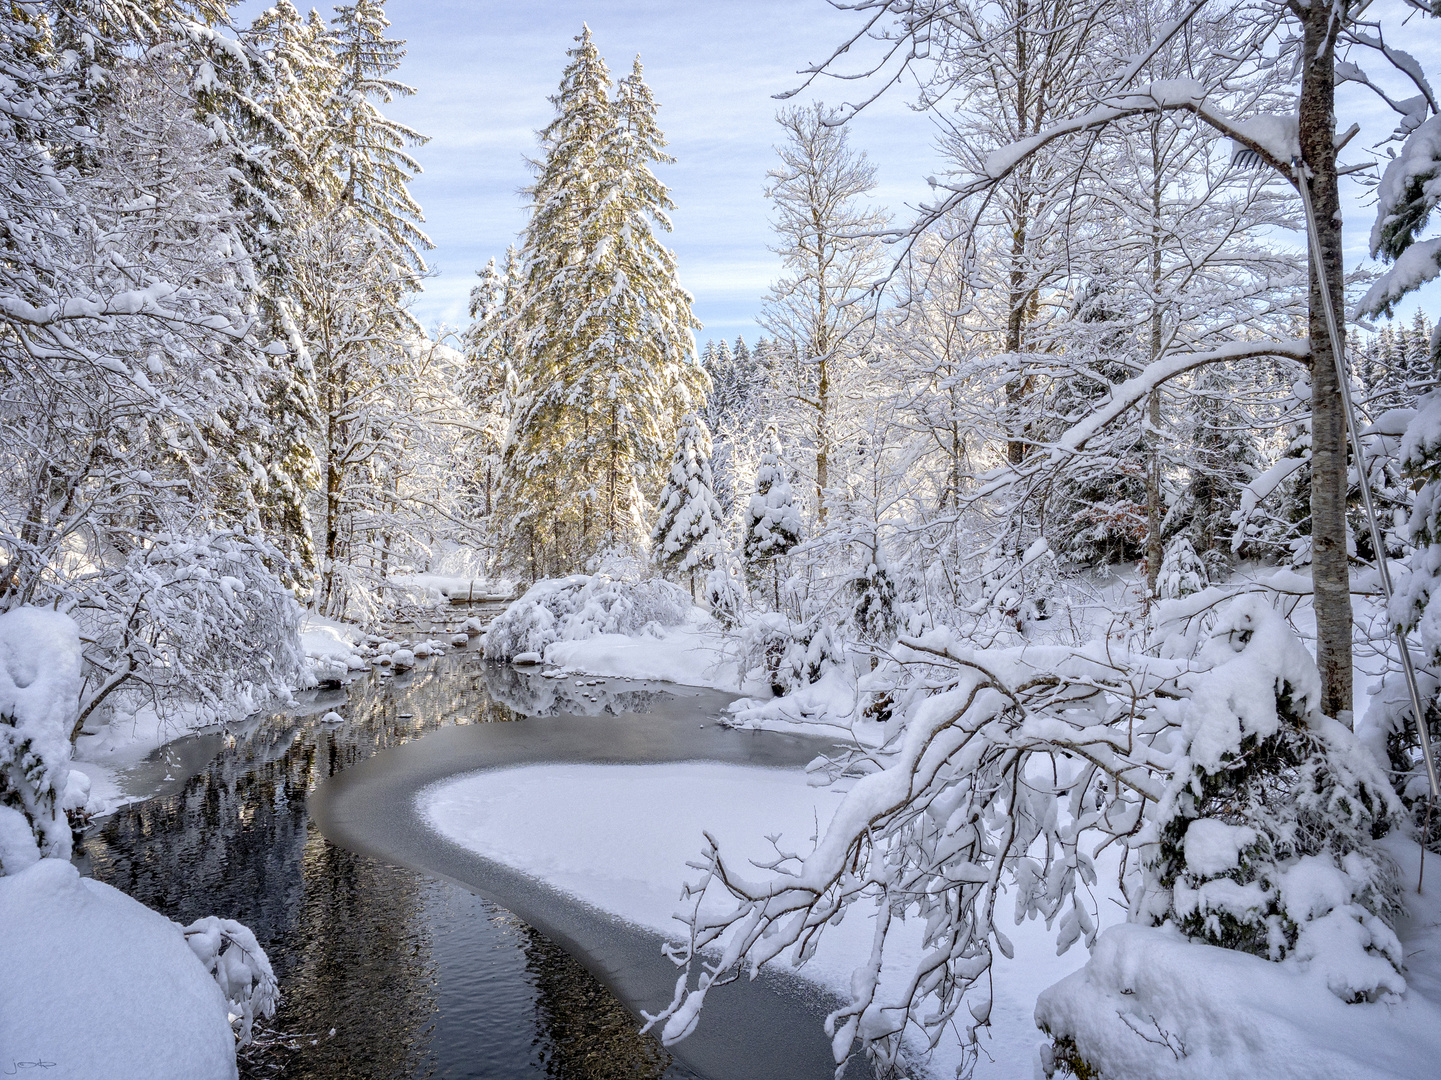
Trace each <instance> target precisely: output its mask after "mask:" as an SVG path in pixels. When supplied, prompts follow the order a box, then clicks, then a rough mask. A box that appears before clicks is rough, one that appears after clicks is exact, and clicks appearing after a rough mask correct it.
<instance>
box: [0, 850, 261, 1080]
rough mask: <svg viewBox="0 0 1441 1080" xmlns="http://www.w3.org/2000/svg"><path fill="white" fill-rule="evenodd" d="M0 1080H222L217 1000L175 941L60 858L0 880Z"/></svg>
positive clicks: (229, 1067)
mask: <svg viewBox="0 0 1441 1080" xmlns="http://www.w3.org/2000/svg"><path fill="white" fill-rule="evenodd" d="M0 927H4V931H3V932H0V1074H7V1073H21V1074H22V1075H27V1076H30V1075H33V1076H37V1077H38V1076H44V1077H46V1078H47V1080H97V1078H101V1077H103V1078H105V1080H150V1078H154V1077H176V1078H180V1077H183V1078H184V1080H228V1078H231V1077H234V1076H235V1075H236V1069H235V1036H234V1034H233V1033H232V1031H231V1027H230V1021H229V1018H228V1008H227V1005H226V1000H225V995H224V994H223V993H222V992H221V990H220V987H219V986H218V985H217V983H216V981H215V980H214V979H213V978H211V977H210V975H209V974H207V973H206V970H205V968H204V967H203V966H202V965H201V962H200V961H199V960H198V959H197V958H196V955H195V953H194V952H192V951H191V949H190V948H189V946H188V945H187V944H186V941H185V934H184V931H183V930H182V929H181V928H180V926H178V925H177V924H176V923H173V922H171V921H170V920H169V919H167V918H165V916H163V915H161V914H159V913H158V912H155V911H151V910H150V909H149V908H148V907H146V906H145V905H144V904H141V903H138V902H137V901H135V900H132V899H131V898H130V897H128V896H126V895H125V894H124V893H122V892H120V891H119V890H118V889H113V888H111V887H110V886H109V885H105V884H102V883H101V882H98V881H94V880H92V879H90V878H82V877H81V876H80V875H79V873H78V872H77V871H76V869H75V867H74V866H72V865H71V864H70V863H69V862H67V861H65V860H63V859H42V860H40V861H39V862H37V863H35V864H33V865H31V866H30V867H28V868H27V869H25V870H22V871H21V872H20V873H18V874H12V875H10V876H8V877H0Z"/></svg>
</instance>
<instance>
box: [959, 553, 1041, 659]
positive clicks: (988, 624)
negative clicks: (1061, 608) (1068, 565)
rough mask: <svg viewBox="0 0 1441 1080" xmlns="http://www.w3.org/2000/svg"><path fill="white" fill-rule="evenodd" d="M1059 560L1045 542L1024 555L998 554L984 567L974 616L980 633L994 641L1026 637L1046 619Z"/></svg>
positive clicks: (989, 558)
mask: <svg viewBox="0 0 1441 1080" xmlns="http://www.w3.org/2000/svg"><path fill="white" fill-rule="evenodd" d="M1055 576H1056V557H1055V555H1054V554H1053V553H1052V552H1051V549H1050V546H1049V545H1048V544H1047V543H1046V541H1045V540H1044V539H1040V540H1037V541H1035V542H1034V543H1032V544H1031V546H1030V547H1028V548H1027V549H1026V550H1025V551H1024V552H1022V553H1021V554H1019V555H1017V554H1015V553H1005V552H996V553H992V554H991V555H990V556H988V557H987V559H986V562H985V564H984V566H983V567H982V580H981V597H980V600H979V601H978V602H977V603H975V604H974V605H972V607H971V614H973V615H977V616H980V619H981V625H980V627H979V628H978V629H980V630H981V631H982V633H986V634H989V635H991V636H992V637H995V636H998V635H999V636H1000V637H1002V638H1004V637H1009V636H1011V635H1013V634H1017V633H1019V634H1023V635H1024V634H1025V633H1026V632H1027V631H1028V630H1029V629H1030V627H1031V624H1032V623H1034V622H1035V621H1036V620H1037V619H1040V618H1043V617H1044V616H1045V604H1046V598H1047V597H1048V596H1049V595H1050V593H1051V592H1053V591H1054V589H1055Z"/></svg>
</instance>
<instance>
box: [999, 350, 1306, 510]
mask: <svg viewBox="0 0 1441 1080" xmlns="http://www.w3.org/2000/svg"><path fill="white" fill-rule="evenodd" d="M1310 355H1311V345H1310V341H1309V339H1307V338H1296V339H1293V340H1291V341H1236V342H1231V343H1230V344H1227V345H1223V346H1221V347H1220V348H1217V349H1211V350H1209V351H1207V352H1183V353H1174V354H1172V355H1170V356H1165V357H1162V358H1161V359H1160V360H1157V361H1156V362H1155V363H1154V364H1151V365H1149V366H1147V367H1146V369H1145V370H1144V371H1142V372H1141V373H1140V374H1138V375H1137V376H1135V378H1132V379H1127V380H1126V381H1125V382H1123V383H1121V384H1120V385H1118V386H1116V387H1115V388H1114V389H1113V390H1112V391H1111V396H1110V399H1109V400H1107V401H1106V402H1105V403H1104V404H1102V405H1100V406H1098V407H1097V408H1095V409H1093V410H1092V411H1091V412H1090V413H1088V414H1087V415H1086V416H1085V417H1084V418H1083V419H1081V420H1079V421H1077V422H1076V423H1075V424H1072V425H1071V426H1070V427H1069V428H1067V429H1066V430H1065V431H1064V432H1063V433H1062V434H1061V437H1060V438H1058V439H1057V440H1055V442H1052V443H1045V444H1041V448H1043V449H1045V450H1046V451H1047V452H1046V453H1045V454H1044V455H1042V454H1037V455H1034V456H1033V458H1032V460H1029V461H1027V462H1026V463H1025V465H1023V466H1022V467H1021V468H1019V469H1015V470H1011V469H1008V470H1006V471H1005V472H1003V473H1001V474H1000V475H998V476H996V477H995V478H993V479H992V480H990V481H989V482H988V483H986V484H983V485H982V486H981V487H980V488H979V489H978V490H977V493H976V494H977V496H978V497H983V496H986V495H991V494H994V493H995V492H997V491H1000V490H1002V489H1004V488H1006V487H1008V486H1009V485H1011V484H1013V483H1014V482H1015V481H1016V480H1017V479H1019V478H1020V477H1022V476H1031V475H1034V474H1035V473H1037V472H1040V471H1043V470H1046V469H1054V468H1056V467H1057V466H1059V465H1062V464H1064V463H1065V462H1066V461H1068V460H1069V459H1070V458H1071V457H1073V456H1074V455H1075V454H1077V453H1079V452H1080V451H1081V450H1084V449H1085V447H1086V444H1087V443H1089V442H1090V441H1091V440H1092V439H1093V438H1095V437H1096V436H1097V435H1098V434H1099V433H1100V432H1102V431H1104V430H1105V429H1106V428H1107V427H1109V426H1110V425H1111V424H1113V423H1115V421H1116V420H1118V419H1119V418H1120V417H1121V416H1123V415H1124V414H1125V413H1126V412H1128V411H1129V410H1131V409H1133V408H1136V407H1137V406H1138V405H1140V403H1141V402H1143V401H1145V400H1146V398H1147V397H1149V396H1150V394H1151V391H1153V390H1155V389H1157V388H1158V387H1160V386H1162V385H1164V384H1165V383H1167V382H1169V381H1170V380H1171V379H1174V378H1176V377H1177V376H1179V375H1184V374H1185V373H1186V372H1188V371H1194V370H1195V369H1197V368H1200V367H1205V366H1206V365H1207V364H1221V363H1227V362H1229V361H1235V360H1249V359H1256V358H1259V357H1267V356H1270V357H1276V356H1279V357H1285V358H1287V359H1290V360H1296V361H1298V362H1304V361H1305V360H1306V359H1307V358H1308V357H1309V356H1310Z"/></svg>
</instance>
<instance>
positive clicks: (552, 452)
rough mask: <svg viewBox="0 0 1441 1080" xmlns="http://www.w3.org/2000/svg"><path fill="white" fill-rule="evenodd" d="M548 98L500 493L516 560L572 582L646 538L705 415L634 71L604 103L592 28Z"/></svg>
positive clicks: (660, 155) (606, 84) (640, 83)
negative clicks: (675, 458) (664, 236)
mask: <svg viewBox="0 0 1441 1080" xmlns="http://www.w3.org/2000/svg"><path fill="white" fill-rule="evenodd" d="M576 40H577V45H576V47H575V48H574V49H571V50H570V51H569V53H568V54H567V55H568V56H569V57H570V64H569V65H568V66H567V67H566V69H565V72H564V73H563V74H562V76H561V84H560V89H559V91H558V92H557V93H556V95H555V96H554V97H553V98H552V99H551V102H552V104H553V105H554V106H555V108H556V117H555V119H554V120H552V121H551V123H550V125H549V126H547V127H546V128H545V130H544V131H542V132H541V144H542V147H543V149H544V151H545V152H544V156H543V158H542V159H541V160H540V161H539V162H537V163H536V180H535V183H534V184H533V185H532V186H531V187H530V188H529V189H528V193H529V195H530V197H531V220H530V222H529V224H528V225H527V226H526V229H525V232H524V233H523V234H522V258H523V261H524V263H525V265H526V283H525V285H526V287H525V293H526V295H525V302H524V307H523V310H522V312H521V314H520V316H519V322H520V325H521V328H522V331H523V334H524V338H525V342H526V347H525V349H524V353H523V357H522V368H521V371H520V373H519V374H520V379H519V383H520V399H519V405H518V409H517V416H516V422H515V427H514V432H513V436H512V438H511V439H510V442H509V444H508V446H507V450H506V455H505V461H504V469H503V477H502V489H501V503H502V511H503V513H504V514H505V522H504V525H503V528H504V531H505V543H506V549H507V554H508V556H509V560H510V561H511V562H512V563H513V564H516V565H518V566H521V567H523V568H525V569H526V570H528V572H529V573H530V574H531V576H533V577H536V576H540V575H542V574H546V573H556V572H569V571H572V570H575V569H579V568H581V567H583V566H584V564H585V562H586V560H587V559H589V558H590V557H591V556H593V555H595V554H597V553H599V552H600V551H602V550H605V549H607V548H612V547H621V548H636V547H638V546H639V544H640V543H641V541H642V540H643V538H644V537H645V535H646V530H645V524H646V521H647V518H648V517H649V506H650V496H651V493H652V492H654V491H655V490H656V489H657V488H658V487H659V484H660V480H661V475H660V474H661V470H662V468H663V466H664V462H665V460H666V456H667V454H668V452H669V450H670V448H671V446H672V443H673V439H674V433H675V430H676V424H677V422H678V420H679V419H680V416H681V415H683V414H684V413H685V412H686V411H688V410H689V409H690V408H693V407H695V406H696V405H698V404H699V399H700V396H701V394H702V393H703V391H704V388H705V376H704V373H703V372H702V370H701V368H700V366H699V364H698V363H697V362H696V360H695V342H694V338H693V336H692V331H693V330H694V329H695V328H696V327H697V326H698V325H699V324H698V323H697V322H696V320H695V317H694V316H693V315H692V314H691V309H690V296H689V295H688V294H687V293H686V292H685V291H684V290H683V289H681V287H680V285H679V283H678V282H677V281H676V266H675V256H674V254H673V253H672V252H670V251H669V250H668V249H667V248H666V247H665V246H664V245H662V244H661V243H660V240H659V238H658V236H657V232H658V231H661V232H665V231H669V229H670V220H669V218H668V217H667V211H669V210H670V209H671V207H672V203H671V201H670V196H669V193H668V192H667V190H666V188H665V185H663V184H662V183H660V181H659V180H657V179H656V177H655V175H654V174H653V173H652V172H651V165H652V164H654V163H656V162H666V161H669V160H670V158H669V157H668V156H667V155H666V154H665V152H664V150H663V147H664V145H665V142H664V139H663V137H662V136H661V133H660V129H659V128H658V127H657V126H656V123H655V112H656V105H655V101H654V99H653V98H652V97H651V94H650V90H649V88H648V87H647V86H646V85H645V82H644V80H643V79H642V77H641V72H640V65H639V62H637V64H636V67H635V69H634V71H633V72H632V73H631V75H630V76H629V77H628V78H626V79H625V80H623V81H622V82H621V83H620V86H619V88H618V89H617V90H616V92H615V95H614V97H613V98H612V95H611V83H610V74H609V72H608V70H607V68H606V66H605V61H604V60H603V59H602V58H601V56H600V54H599V52H598V51H597V50H596V47H595V43H594V42H593V41H592V40H591V36H590V31H589V29H585V30H583V32H582V33H581V35H580V37H579V38H577V39H576Z"/></svg>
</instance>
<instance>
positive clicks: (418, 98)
mask: <svg viewBox="0 0 1441 1080" xmlns="http://www.w3.org/2000/svg"><path fill="white" fill-rule="evenodd" d="M1384 2H1388V3H1390V2H1394V0H1384ZM386 10H387V13H388V14H389V16H390V19H391V23H392V33H393V36H395V37H397V38H404V39H406V41H407V42H408V56H407V58H406V61H405V64H404V66H403V67H402V68H401V70H400V72H399V75H400V77H401V78H402V80H403V81H405V82H407V83H409V84H410V85H412V86H414V87H415V88H416V89H417V91H418V93H417V94H416V95H415V96H414V97H411V98H406V99H403V100H400V101H397V102H395V103H394V104H393V105H391V106H390V107H389V109H388V112H389V113H390V115H393V116H394V117H395V118H397V119H399V120H402V121H404V122H406V123H408V124H410V125H411V126H413V127H415V128H416V129H418V130H419V131H421V132H423V133H424V134H427V135H429V136H430V137H431V140H430V142H429V143H428V144H427V145H425V146H423V147H421V148H420V149H419V150H418V151H416V156H417V158H418V159H419V160H420V161H421V163H422V165H423V166H424V169H425V172H424V173H423V174H422V175H421V176H419V177H417V178H416V180H415V181H414V183H413V185H412V190H413V192H414V194H415V196H416V198H417V200H418V201H419V202H420V204H421V206H422V207H424V209H425V214H426V225H425V228H426V230H427V232H428V233H429V235H430V237H431V238H432V239H433V240H434V241H435V244H436V249H435V250H434V251H433V252H431V254H430V259H429V261H430V264H431V266H432V268H433V269H434V271H435V276H433V277H432V278H431V279H430V280H429V281H428V282H427V286H426V290H425V292H424V294H423V295H421V296H419V297H418V298H417V299H416V301H415V303H414V310H415V312H416V314H417V315H418V316H419V318H420V320H421V322H422V323H423V324H424V325H425V326H426V327H427V328H433V327H435V326H436V325H437V324H439V323H442V322H444V323H448V324H450V325H452V326H462V325H464V324H465V322H466V321H467V316H466V298H467V296H468V294H469V290H470V287H471V284H472V283H473V282H474V274H475V271H476V270H478V269H480V268H481V267H482V266H484V265H485V262H486V260H487V259H489V258H490V257H492V256H496V257H497V258H499V257H501V256H503V254H504V251H505V248H506V245H507V244H509V243H510V242H511V241H512V240H513V239H514V238H515V236H516V234H517V233H518V232H519V231H520V229H521V227H522V225H523V224H524V221H525V212H524V203H523V199H522V197H521V195H520V194H519V191H520V188H521V187H523V186H524V185H525V184H526V183H527V182H528V181H529V179H530V172H529V170H528V169H527V167H526V164H525V156H526V155H527V154H533V153H534V152H535V150H536V141H535V133H536V131H538V130H539V129H540V128H541V127H543V126H545V124H546V123H547V122H548V121H549V120H550V117H551V115H552V109H551V105H550V103H549V101H548V98H549V96H550V95H551V94H552V93H554V91H555V88H556V84H557V83H558V81H559V78H560V73H561V70H562V68H563V67H564V66H565V62H566V56H565V52H566V50H567V49H568V48H570V47H571V46H572V45H573V39H574V37H575V35H576V34H577V33H579V31H580V27H581V24H582V23H583V22H586V23H588V24H589V25H590V27H591V30H592V32H593V33H594V36H595V40H596V44H597V46H598V47H599V49H600V51H601V54H602V55H603V56H604V57H605V58H606V60H607V62H608V63H609V65H610V68H611V70H612V72H613V73H619V74H625V73H627V72H628V71H629V70H630V65H631V61H632V60H633V59H634V57H635V56H636V54H637V53H638V54H640V57H641V60H642V62H643V63H644V65H645V74H646V80H647V82H649V83H650V85H651V87H652V88H653V90H654V91H655V95H656V98H657V100H658V101H659V102H660V105H661V109H660V123H661V127H662V129H663V130H664V131H665V132H666V135H667V136H668V138H669V140H670V147H669V149H670V152H671V153H672V154H673V155H674V156H675V157H676V159H677V161H676V164H674V165H670V166H665V167H662V168H661V169H660V170H658V171H659V173H660V176H661V179H662V180H663V181H664V182H665V183H666V184H668V185H669V186H670V188H671V191H672V194H673V196H674V198H675V201H676V203H677V205H678V209H677V210H676V212H675V214H674V222H675V231H674V233H672V234H671V236H670V238H669V243H670V245H671V246H672V247H673V248H674V249H675V251H676V254H677V257H678V263H679V269H680V277H681V282H682V284H683V285H684V286H685V287H686V288H687V289H689V290H690V291H691V292H692V293H693V294H694V296H695V310H696V314H697V316H698V317H699V318H700V319H701V321H702V322H703V323H704V324H705V327H704V329H702V330H701V331H700V332H699V334H698V335H697V336H698V338H699V339H700V340H701V341H702V342H704V341H705V339H706V338H709V337H721V336H723V337H726V338H727V339H729V340H732V341H733V340H734V339H735V337H736V335H737V334H738V333H743V334H744V335H745V336H746V338H747V340H752V341H753V340H754V339H755V337H756V335H757V332H758V331H757V328H756V326H755V323H754V319H755V316H756V315H757V313H758V312H759V310H760V306H761V300H762V297H763V296H764V294H765V291H766V288H767V286H768V284H769V283H770V281H771V280H772V279H773V278H774V277H775V276H776V273H777V269H778V267H777V261H776V259H775V256H774V255H773V254H772V253H771V251H770V250H769V245H770V244H771V243H772V237H771V233H770V226H769V216H768V215H769V209H768V206H767V204H766V200H765V198H764V196H763V194H762V189H763V186H764V182H765V172H766V169H767V168H769V167H770V166H771V164H772V161H773V158H774V144H775V142H776V141H777V140H776V133H777V128H776V125H775V122H774V117H775V113H776V111H777V109H779V108H780V107H782V103H781V102H779V101H776V100H775V99H774V96H773V95H775V94H777V93H779V92H781V91H784V90H787V89H790V88H792V87H794V86H796V85H798V83H799V81H800V77H799V76H798V75H797V74H796V72H797V71H798V69H800V68H802V67H804V66H806V65H807V64H810V63H815V62H818V61H820V60H822V59H824V58H825V57H827V56H828V55H829V54H830V52H831V50H832V49H833V48H834V47H835V46H836V44H838V43H839V42H840V41H842V40H843V39H844V38H845V36H846V35H847V33H848V32H849V31H850V29H851V28H853V27H854V26H856V18H857V16H856V15H855V14H854V13H847V12H838V11H836V10H835V9H833V8H832V7H831V6H830V4H828V3H827V2H826V0H718V2H711V3H705V4H702V3H697V2H691V3H683V2H673V0H608V2H604V0H589V2H578V0H543V2H534V0H532V2H522V0H509V2H503V0H390V3H388V4H387V8H386ZM1424 30H1425V33H1424V34H1418V35H1416V39H1415V40H1412V41H1408V42H1406V43H1405V44H1406V45H1407V47H1410V48H1412V49H1413V50H1414V51H1416V52H1417V53H1418V56H1419V57H1420V59H1421V61H1422V63H1423V66H1424V67H1425V69H1426V70H1427V71H1429V72H1432V73H1435V72H1436V71H1437V70H1438V69H1441V41H1438V40H1437V39H1438V38H1441V35H1438V34H1437V33H1436V32H1435V26H1434V24H1429V23H1428V24H1426V25H1425V26H1424ZM860 93H861V89H860V87H858V86H856V85H855V84H842V83H838V82H836V81H834V80H823V81H821V82H819V83H818V84H816V85H815V86H814V87H813V92H810V93H807V94H805V95H803V96H802V97H801V98H799V99H798V100H809V99H814V98H817V97H818V98H821V99H823V100H826V101H827V102H830V103H835V102H839V101H841V100H843V99H845V97H846V96H847V94H849V95H850V96H852V97H854V96H857V95H858V94H860ZM1344 97H1345V95H1343V101H1344ZM1364 100H1365V99H1359V98H1358V99H1355V101H1354V102H1352V103H1350V104H1353V105H1354V104H1357V103H1361V102H1362V101H1364ZM1365 104H1366V106H1367V111H1368V112H1371V114H1372V115H1373V116H1375V115H1377V114H1378V112H1379V110H1374V108H1373V107H1372V106H1371V105H1370V102H1369V101H1366V102H1365ZM1340 111H1341V112H1342V113H1343V117H1344V119H1343V123H1344V122H1346V121H1347V120H1349V115H1347V112H1346V108H1345V106H1344V105H1343V108H1342V109H1341V110H1340ZM1387 126H1389V122H1388V123H1387ZM852 128H853V130H852V132H851V141H852V143H853V144H854V145H855V146H857V147H858V148H861V149H864V150H866V151H867V153H868V154H869V156H870V158H871V160H872V161H873V162H875V164H876V166H877V172H878V180H879V188H878V191H877V195H876V197H877V201H878V202H880V203H881V204H883V205H885V206H887V207H889V208H890V209H891V210H892V211H893V212H894V213H895V214H896V215H897V216H898V217H899V218H901V219H904V218H906V217H908V216H909V211H907V209H906V206H907V204H910V205H914V204H916V203H917V202H919V201H921V200H923V199H925V198H927V197H929V196H930V194H931V193H930V190H929V188H928V187H927V185H926V184H925V182H924V179H923V178H924V177H925V176H926V175H928V174H930V173H936V172H939V171H940V163H939V160H938V158H937V156H936V155H935V153H934V150H933V137H932V135H933V127H932V124H931V121H930V120H929V119H928V118H927V117H926V116H924V115H922V114H918V113H916V112H914V111H912V110H911V109H910V108H909V107H908V96H907V95H906V94H905V93H903V92H902V88H895V89H893V90H892V91H891V92H890V93H889V94H888V95H887V96H886V97H885V98H883V99H882V100H881V101H880V102H878V103H876V104H875V105H873V106H871V107H870V109H868V110H867V111H866V112H865V113H864V114H862V116H861V117H860V118H858V119H857V120H855V121H854V122H853V124H852ZM1361 141H1362V140H1359V139H1358V140H1357V144H1353V147H1351V148H1349V150H1348V153H1347V155H1346V157H1347V159H1348V160H1351V159H1353V158H1356V157H1357V156H1358V155H1357V154H1356V152H1355V151H1356V150H1357V148H1358V146H1359V143H1360V142H1361ZM1345 215H1346V220H1347V222H1348V228H1347V242H1348V243H1347V248H1348V251H1347V264H1348V266H1349V267H1351V268H1353V269H1354V268H1356V267H1357V266H1361V265H1365V254H1366V252H1365V244H1366V236H1367V232H1368V231H1369V227H1370V217H1371V213H1370V211H1368V209H1367V208H1366V207H1365V206H1364V192H1363V190H1362V189H1361V188H1360V187H1359V186H1357V185H1355V184H1351V185H1350V188H1349V191H1348V194H1347V205H1346V209H1345ZM1286 239H1287V240H1289V241H1290V242H1293V243H1295V244H1296V245H1297V246H1298V247H1299V246H1300V244H1301V242H1302V241H1301V238H1300V237H1299V236H1294V237H1288V238H1286ZM1421 296H1422V301H1421V302H1422V304H1423V306H1425V307H1426V308H1427V309H1428V310H1429V311H1430V313H1431V314H1432V315H1433V316H1436V315H1438V314H1441V287H1438V286H1437V285H1436V284H1435V283H1433V285H1432V286H1430V287H1428V288H1427V289H1425V290H1423V292H1422V294H1421ZM1414 309H1415V300H1414V299H1413V300H1410V301H1408V302H1407V303H1406V304H1404V305H1403V308H1402V315H1403V317H1406V318H1408V319H1409V316H1410V314H1411V312H1412V311H1414Z"/></svg>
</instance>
